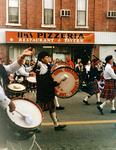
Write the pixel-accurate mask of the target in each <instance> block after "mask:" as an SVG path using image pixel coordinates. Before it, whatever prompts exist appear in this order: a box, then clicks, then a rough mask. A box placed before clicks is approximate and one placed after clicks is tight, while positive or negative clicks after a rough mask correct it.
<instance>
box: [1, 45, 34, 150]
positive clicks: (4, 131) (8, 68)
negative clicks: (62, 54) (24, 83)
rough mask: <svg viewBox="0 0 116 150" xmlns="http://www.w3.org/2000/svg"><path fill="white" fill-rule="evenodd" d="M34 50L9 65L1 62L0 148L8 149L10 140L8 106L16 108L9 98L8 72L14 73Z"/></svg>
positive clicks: (26, 52) (28, 49)
mask: <svg viewBox="0 0 116 150" xmlns="http://www.w3.org/2000/svg"><path fill="white" fill-rule="evenodd" d="M32 54H33V52H32V51H31V47H30V48H27V49H25V50H24V51H23V53H22V54H21V55H20V56H19V58H18V59H17V61H15V62H13V63H12V64H9V65H4V66H3V65H2V64H0V150H7V147H6V143H7V140H8V127H7V125H8V123H7V121H6V117H5V116H6V111H5V110H6V108H7V107H9V111H10V112H13V111H14V110H15V105H14V103H13V102H12V101H11V100H10V99H9V98H8V92H7V84H8V80H7V79H8V74H9V73H14V72H15V71H16V70H18V69H19V68H20V67H21V65H22V64H23V61H24V58H25V57H26V56H31V55H32Z"/></svg>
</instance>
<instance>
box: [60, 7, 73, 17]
mask: <svg viewBox="0 0 116 150" xmlns="http://www.w3.org/2000/svg"><path fill="white" fill-rule="evenodd" d="M70 15H71V11H70V9H61V10H60V16H61V17H70Z"/></svg>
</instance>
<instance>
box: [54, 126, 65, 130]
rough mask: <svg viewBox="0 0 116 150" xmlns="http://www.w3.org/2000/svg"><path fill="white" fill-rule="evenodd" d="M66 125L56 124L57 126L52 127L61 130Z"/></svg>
mask: <svg viewBox="0 0 116 150" xmlns="http://www.w3.org/2000/svg"><path fill="white" fill-rule="evenodd" d="M65 127H66V125H58V126H57V127H54V130H55V131H59V130H63V129H64V128H65Z"/></svg>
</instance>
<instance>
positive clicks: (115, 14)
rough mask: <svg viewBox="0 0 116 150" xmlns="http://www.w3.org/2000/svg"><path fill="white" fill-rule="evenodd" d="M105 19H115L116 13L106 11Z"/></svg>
mask: <svg viewBox="0 0 116 150" xmlns="http://www.w3.org/2000/svg"><path fill="white" fill-rule="evenodd" d="M107 18H116V11H107Z"/></svg>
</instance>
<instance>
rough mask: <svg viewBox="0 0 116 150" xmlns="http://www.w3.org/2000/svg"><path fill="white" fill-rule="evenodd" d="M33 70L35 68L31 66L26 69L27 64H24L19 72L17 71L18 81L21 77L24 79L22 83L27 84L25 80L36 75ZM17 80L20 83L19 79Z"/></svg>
mask: <svg viewBox="0 0 116 150" xmlns="http://www.w3.org/2000/svg"><path fill="white" fill-rule="evenodd" d="M32 69H33V66H29V67H26V66H25V64H23V65H22V66H21V67H20V68H19V70H17V71H16V77H17V78H18V79H20V78H21V77H22V78H23V79H22V82H21V83H25V80H26V77H29V76H33V75H34V73H33V72H31V71H32ZM17 78H16V80H17V82H18V79H17Z"/></svg>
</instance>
